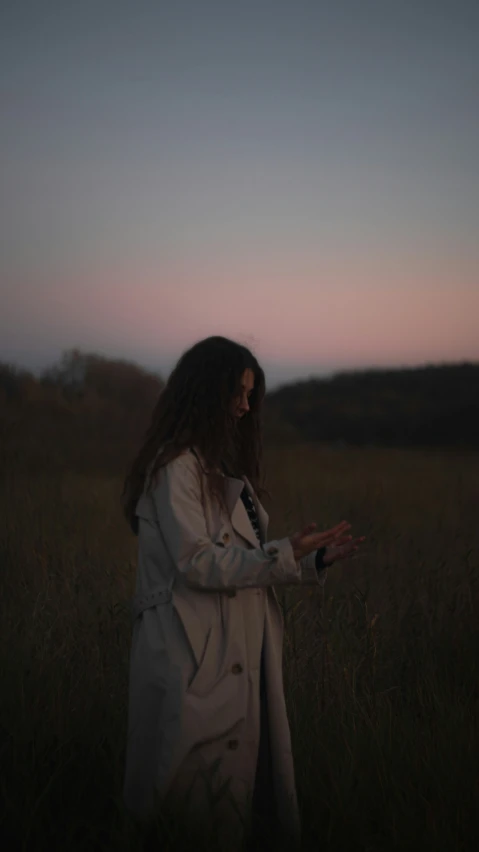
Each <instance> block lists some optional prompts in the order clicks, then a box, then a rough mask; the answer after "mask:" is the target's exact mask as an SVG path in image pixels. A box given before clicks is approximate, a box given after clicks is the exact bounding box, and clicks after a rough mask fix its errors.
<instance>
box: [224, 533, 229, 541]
mask: <svg viewBox="0 0 479 852" xmlns="http://www.w3.org/2000/svg"><path fill="white" fill-rule="evenodd" d="M229 540H230V537H229V533H225V534H224V536H223V541H225V542H228V541H229Z"/></svg>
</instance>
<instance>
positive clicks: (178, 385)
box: [122, 337, 269, 535]
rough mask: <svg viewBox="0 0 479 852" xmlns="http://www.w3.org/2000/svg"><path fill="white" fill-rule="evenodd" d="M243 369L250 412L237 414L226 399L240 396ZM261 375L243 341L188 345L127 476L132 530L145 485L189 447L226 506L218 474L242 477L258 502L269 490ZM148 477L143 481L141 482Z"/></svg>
mask: <svg viewBox="0 0 479 852" xmlns="http://www.w3.org/2000/svg"><path fill="white" fill-rule="evenodd" d="M246 369H250V370H252V371H253V373H254V389H253V392H252V394H251V396H250V399H249V409H250V410H249V412H247V413H246V414H245V415H244V416H243V417H241V418H237V417H235V416H234V415H233V414H232V412H231V403H232V400H233V398H234V397H235V396H237V395H239V394H240V393H241V378H242V375H243V373H244V371H245V370H246ZM265 392H266V386H265V377H264V372H263V370H262V369H261V367H260V365H259V363H258V361H257V360H256V358H255V356H254V355H253V354H252V352H250V350H249V349H248V348H247V347H246V346H242V345H241V344H239V343H236V342H234V341H233V340H228V338H226V337H207V338H206V339H205V340H200V341H199V342H198V343H196V344H195V345H194V346H192V347H191V348H190V349H188V350H187V351H186V352H185V353H184V354H183V355H182V356H181V358H180V360H179V361H178V363H177V365H176V367H175V368H174V370H173V371H172V373H171V375H170V377H169V379H168V381H167V383H166V385H165V387H164V389H163V390H162V392H161V394H160V397H159V399H158V402H157V404H156V406H155V408H154V410H153V414H152V418H151V424H150V426H149V428H148V430H147V432H146V435H145V438H144V441H143V444H142V446H141V448H140V450H139V452H138V454H137V456H136V458H135V459H134V461H133V463H132V465H131V468H130V470H129V472H128V474H127V476H126V478H125V483H124V488H123V493H122V505H123V512H124V515H125V517H126V519H127V521H128V523H129V525H130V527H131V529H132V530H133V532H134V533H135V535H138V519H137V517H136V515H135V509H136V505H137V502H138V500H139V498H140V496H141V495H142V493H143V492H144V491H147V492H148V490H150V488H151V486H152V484H153V481H154V477H155V475H156V473H157V472H158V471H159V470H160V468H161V467H163V466H164V465H166V464H168V463H169V462H170V461H172V460H173V459H175V458H176V457H177V456H178V455H180V453H182V452H183V451H184V450H186V449H188V448H192V449H194V450H197V451H199V457H200V458H201V457H202V459H203V460H204V463H205V464H204V470H205V473H206V477H207V487H208V490H209V494H210V497H211V499H213V500H217V501H218V502H219V503H220V505H222V506H223V507H224V508H226V506H225V492H224V486H225V481H224V478H223V477H222V476H221V473H220V472H219V471H220V470H222V471H223V472H226V473H228V474H229V475H231V476H237V477H240V476H241V475H242V474H245V475H246V476H247V477H248V479H249V480H250V482H251V484H252V486H253V488H254V490H255V492H256V494H257V495H258V497H259V498H260V499H261V497H262V495H263V494H265V493H266V494H268V496H269V492H268V491H267V489H266V488H265V487H264V481H263V478H262V456H263V442H262V421H261V411H262V403H263V400H264V396H265ZM147 476H148V482H147V481H146V480H147Z"/></svg>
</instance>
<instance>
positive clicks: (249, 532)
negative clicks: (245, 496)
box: [225, 476, 269, 547]
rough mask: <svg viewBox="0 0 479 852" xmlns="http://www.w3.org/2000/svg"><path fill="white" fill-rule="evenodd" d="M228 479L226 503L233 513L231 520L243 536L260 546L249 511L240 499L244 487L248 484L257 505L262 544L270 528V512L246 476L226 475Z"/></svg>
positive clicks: (252, 543)
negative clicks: (238, 477)
mask: <svg viewBox="0 0 479 852" xmlns="http://www.w3.org/2000/svg"><path fill="white" fill-rule="evenodd" d="M225 480H226V505H227V507H228V511H229V513H230V515H231V522H232V525H233V527H234V529H235V530H236V532H237V533H239V535H241V536H243V538H245V539H246V540H247V541H249V543H250V544H251V545H252V546H253V547H258V538H257V536H256V533H255V531H254V529H253V526H252V524H251V521H250V519H249V516H248V512H247V511H246V509H245V506H244V503H243V501H242V500H241V499H240V495H241V492H242V490H243V488H244V487H245V486H246V488H247V490H248V492H249V494H250V495H251V497H252V498H253V503H254V505H255V509H256V512H257V515H258V522H259V528H260V535H261V544H263V543H264V541H265V538H266V531H267V528H268V520H269V518H268V514H267V512H266V511H265V510H264V509H263V507H262V505H261V503H260V502H259V500H258V499H257V497H256V495H255V493H254V491H253V488H252V486H251V483H250V482H249V480H248V478H247V477H246V476H243V477H242V479H236V478H235V477H233V476H225Z"/></svg>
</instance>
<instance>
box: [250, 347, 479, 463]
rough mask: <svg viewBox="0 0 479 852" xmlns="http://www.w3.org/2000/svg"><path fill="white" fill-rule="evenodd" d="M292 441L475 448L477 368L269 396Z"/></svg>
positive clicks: (437, 369)
mask: <svg viewBox="0 0 479 852" xmlns="http://www.w3.org/2000/svg"><path fill="white" fill-rule="evenodd" d="M266 418H267V421H268V422H269V423H270V424H274V423H275V422H277V423H278V424H282V429H283V432H284V434H285V435H286V436H289V437H291V438H293V437H295V438H296V439H300V440H305V441H313V442H314V441H327V442H330V441H343V442H345V443H348V444H353V445H378V446H397V447H408V446H422V447H463V448H471V449H475V448H479V364H471V363H463V364H457V365H447V364H446V365H439V366H427V367H420V368H408V369H396V370H393V369H374V370H364V371H361V372H344V373H340V374H338V375H336V376H334V377H332V378H329V379H311V380H308V381H304V382H298V383H296V384H292V385H288V386H285V387H282V388H280V389H278V390H276V391H274V392H273V393H271V394H269V395H268V405H267V414H266Z"/></svg>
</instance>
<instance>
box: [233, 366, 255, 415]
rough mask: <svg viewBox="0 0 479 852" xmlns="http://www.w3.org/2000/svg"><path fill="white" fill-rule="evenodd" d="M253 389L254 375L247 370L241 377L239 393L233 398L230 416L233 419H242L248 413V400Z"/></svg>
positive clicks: (251, 371)
mask: <svg viewBox="0 0 479 852" xmlns="http://www.w3.org/2000/svg"><path fill="white" fill-rule="evenodd" d="M253 388H254V373H253V370H250V369H247V370H245V371H244V373H243V375H242V376H241V393H240V394H239V396H236V397H234V398H233V401H232V403H231V406H232V414H233V416H234V417H244V415H245V414H246V413H247V412H248V411H249V402H248V400H249V398H250V396H251V394H252V392H253Z"/></svg>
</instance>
